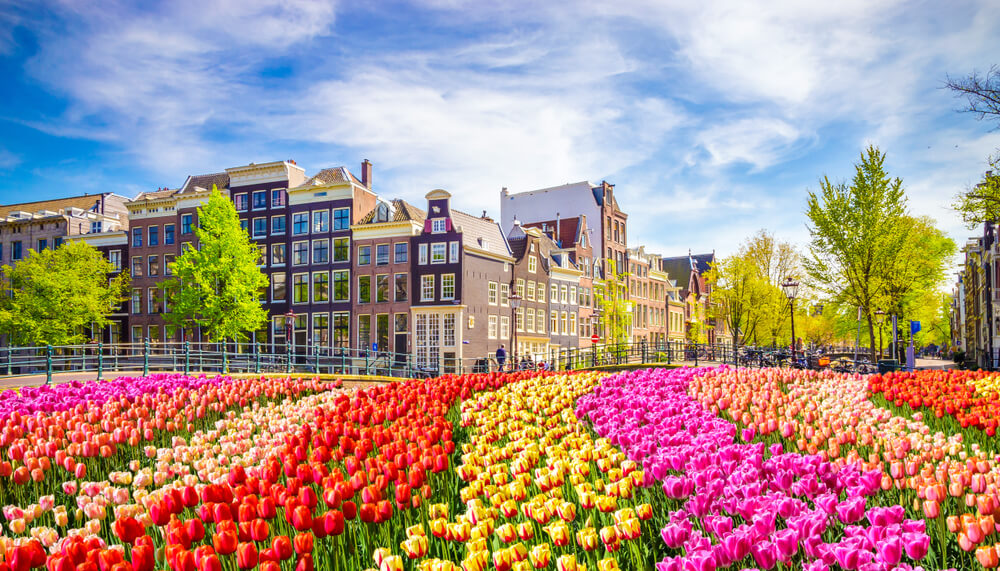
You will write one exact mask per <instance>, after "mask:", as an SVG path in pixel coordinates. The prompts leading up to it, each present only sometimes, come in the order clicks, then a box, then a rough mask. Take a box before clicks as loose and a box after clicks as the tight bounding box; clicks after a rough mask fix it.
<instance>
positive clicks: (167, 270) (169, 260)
mask: <svg viewBox="0 0 1000 571" xmlns="http://www.w3.org/2000/svg"><path fill="white" fill-rule="evenodd" d="M173 266H174V255H173V254H164V255H163V275H165V276H172V275H174V269H173Z"/></svg>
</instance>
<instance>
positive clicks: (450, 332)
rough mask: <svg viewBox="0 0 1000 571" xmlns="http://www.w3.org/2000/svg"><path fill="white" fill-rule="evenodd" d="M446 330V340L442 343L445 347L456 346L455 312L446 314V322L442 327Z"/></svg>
mask: <svg viewBox="0 0 1000 571" xmlns="http://www.w3.org/2000/svg"><path fill="white" fill-rule="evenodd" d="M441 328H442V329H443V330H444V341H443V342H442V345H444V346H445V347H454V346H455V314H454V313H449V314H447V315H445V316H444V324H443V325H442V327H441Z"/></svg>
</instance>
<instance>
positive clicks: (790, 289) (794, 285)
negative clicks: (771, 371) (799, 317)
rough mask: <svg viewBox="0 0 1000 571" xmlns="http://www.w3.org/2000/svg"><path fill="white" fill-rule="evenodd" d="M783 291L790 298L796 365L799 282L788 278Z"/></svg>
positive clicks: (793, 354)
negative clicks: (796, 310) (796, 318)
mask: <svg viewBox="0 0 1000 571" xmlns="http://www.w3.org/2000/svg"><path fill="white" fill-rule="evenodd" d="M781 289H783V290H784V291H785V297H787V298H788V308H789V310H790V311H791V314H792V363H793V364H794V363H795V296H797V295H798V294H799V282H797V281H795V280H793V279H792V278H790V277H788V278H785V281H784V282H783V283H782V284H781Z"/></svg>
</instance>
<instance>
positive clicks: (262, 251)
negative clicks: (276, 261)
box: [257, 244, 267, 267]
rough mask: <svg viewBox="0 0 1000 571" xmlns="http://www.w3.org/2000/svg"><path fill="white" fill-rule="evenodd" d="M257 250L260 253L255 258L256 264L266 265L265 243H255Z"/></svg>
mask: <svg viewBox="0 0 1000 571" xmlns="http://www.w3.org/2000/svg"><path fill="white" fill-rule="evenodd" d="M257 252H258V253H259V254H260V256H259V257H258V258H257V265H258V266H265V267H266V266H267V245H266V244H257Z"/></svg>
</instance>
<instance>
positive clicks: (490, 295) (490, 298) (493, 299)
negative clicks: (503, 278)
mask: <svg viewBox="0 0 1000 571" xmlns="http://www.w3.org/2000/svg"><path fill="white" fill-rule="evenodd" d="M497 286H498V284H497V282H489V283H488V284H487V285H486V292H487V293H486V303H487V305H497V303H498V300H499V295H500V294H499V291H498V289H499V288H498V287H497Z"/></svg>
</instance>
